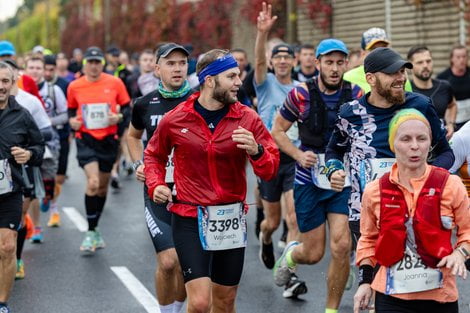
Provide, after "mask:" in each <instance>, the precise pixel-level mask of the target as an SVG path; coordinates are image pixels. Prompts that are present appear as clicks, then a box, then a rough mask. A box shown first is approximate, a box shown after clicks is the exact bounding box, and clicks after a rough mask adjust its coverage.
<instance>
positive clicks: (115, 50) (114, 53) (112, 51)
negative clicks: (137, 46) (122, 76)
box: [106, 46, 121, 57]
mask: <svg viewBox="0 0 470 313" xmlns="http://www.w3.org/2000/svg"><path fill="white" fill-rule="evenodd" d="M106 53H108V54H111V55H112V56H114V57H118V56H119V54H120V53H121V50H119V48H118V47H116V46H109V47H108V49H107V50H106Z"/></svg>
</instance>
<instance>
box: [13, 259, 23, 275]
mask: <svg viewBox="0 0 470 313" xmlns="http://www.w3.org/2000/svg"><path fill="white" fill-rule="evenodd" d="M23 278H24V262H23V260H21V259H19V260H16V274H15V279H16V280H18V279H23Z"/></svg>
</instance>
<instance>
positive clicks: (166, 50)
mask: <svg viewBox="0 0 470 313" xmlns="http://www.w3.org/2000/svg"><path fill="white" fill-rule="evenodd" d="M175 50H180V51H181V52H183V53H184V54H185V55H186V56H189V52H188V50H186V49H185V48H184V47H183V46H181V45H179V44H176V43H174V42H170V43H166V44H164V45H162V46H160V48H158V50H157V63H158V60H160V58H166V57H167V56H168V55H169V54H170V53H172V52H173V51H175Z"/></svg>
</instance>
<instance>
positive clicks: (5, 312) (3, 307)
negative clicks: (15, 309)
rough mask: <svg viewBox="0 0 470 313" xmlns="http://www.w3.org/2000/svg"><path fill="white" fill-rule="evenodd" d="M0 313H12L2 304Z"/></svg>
mask: <svg viewBox="0 0 470 313" xmlns="http://www.w3.org/2000/svg"><path fill="white" fill-rule="evenodd" d="M0 313H11V311H10V309H9V308H8V306H7V305H6V304H0Z"/></svg>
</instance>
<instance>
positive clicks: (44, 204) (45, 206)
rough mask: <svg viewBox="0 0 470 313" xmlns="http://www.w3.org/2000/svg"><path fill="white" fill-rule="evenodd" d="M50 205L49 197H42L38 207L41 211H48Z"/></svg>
mask: <svg viewBox="0 0 470 313" xmlns="http://www.w3.org/2000/svg"><path fill="white" fill-rule="evenodd" d="M50 207H51V201H50V200H49V199H46V198H44V199H42V200H41V204H40V206H39V208H40V209H41V212H47V211H49V208H50Z"/></svg>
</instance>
